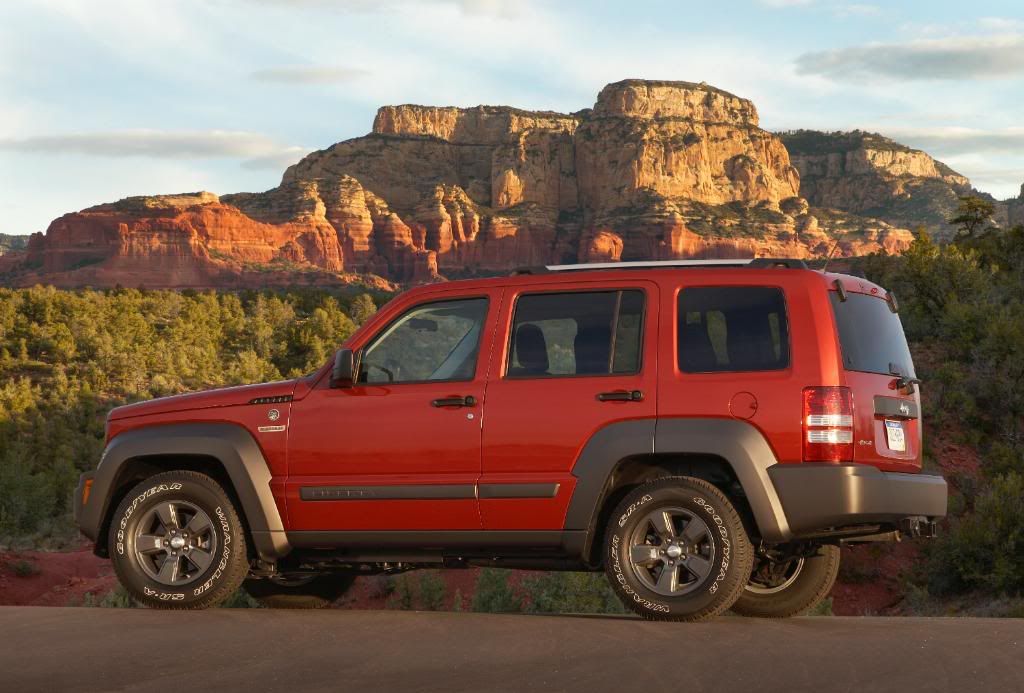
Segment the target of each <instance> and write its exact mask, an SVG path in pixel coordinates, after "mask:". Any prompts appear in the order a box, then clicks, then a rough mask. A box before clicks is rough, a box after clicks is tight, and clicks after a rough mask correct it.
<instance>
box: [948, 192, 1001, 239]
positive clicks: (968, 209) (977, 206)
mask: <svg viewBox="0 0 1024 693" xmlns="http://www.w3.org/2000/svg"><path fill="white" fill-rule="evenodd" d="M994 213H995V206H994V205H993V204H992V203H991V202H990V201H988V200H986V199H984V198H981V197H978V196H977V195H965V196H963V197H961V198H960V203H959V204H958V205H957V208H956V214H955V215H954V216H953V217H951V218H950V219H949V223H950V224H952V225H953V226H956V227H957V234H958V235H960V236H966V237H968V238H972V237H974V236H976V235H978V234H979V233H980V232H981V231H984V230H985V229H986V228H988V227H989V226H990V225H991V223H992V215H993V214H994Z"/></svg>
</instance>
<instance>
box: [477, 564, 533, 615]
mask: <svg viewBox="0 0 1024 693" xmlns="http://www.w3.org/2000/svg"><path fill="white" fill-rule="evenodd" d="M510 575H511V573H510V571H508V570H505V569H503V568H483V569H482V570H481V571H480V577H479V578H477V581H476V592H475V593H474V594H473V604H472V608H473V611H479V612H484V613H509V612H520V611H522V610H523V598H522V597H521V596H519V595H518V594H517V593H516V590H515V589H514V588H513V586H512V584H511V582H510V580H509V577H510Z"/></svg>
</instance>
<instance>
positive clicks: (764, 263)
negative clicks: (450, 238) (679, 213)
mask: <svg viewBox="0 0 1024 693" xmlns="http://www.w3.org/2000/svg"><path fill="white" fill-rule="evenodd" d="M659 267H746V268H748V269H768V268H776V267H781V268H785V269H807V263H806V262H804V261H803V260H798V259H794V258H770V257H759V258H753V259H750V258H748V259H738V260H638V261H629V262H581V263H579V264H571V265H541V266H538V267H518V268H516V269H515V270H513V271H512V276H517V275H524V274H547V273H549V272H584V271H590V270H621V269H644V268H647V269H656V268H659Z"/></svg>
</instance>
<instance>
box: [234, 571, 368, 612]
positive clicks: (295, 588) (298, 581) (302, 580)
mask: <svg viewBox="0 0 1024 693" xmlns="http://www.w3.org/2000/svg"><path fill="white" fill-rule="evenodd" d="M355 580H356V578H355V576H354V575H351V574H348V573H323V574H321V575H304V576H297V577H272V578H262V579H256V578H252V579H249V580H246V581H245V584H244V585H243V586H244V587H245V591H246V592H248V593H249V596H250V597H252V598H253V599H255V600H256V601H258V602H259V603H260V604H261V605H262V606H265V607H267V608H268V609H323V608H325V607H328V606H330V605H331V604H333V603H334V602H335V601H337V600H338V599H339V598H340V597H341V596H342V595H343V594H345V592H347V591H348V589H349V588H350V587H351V586H352V583H353V582H355Z"/></svg>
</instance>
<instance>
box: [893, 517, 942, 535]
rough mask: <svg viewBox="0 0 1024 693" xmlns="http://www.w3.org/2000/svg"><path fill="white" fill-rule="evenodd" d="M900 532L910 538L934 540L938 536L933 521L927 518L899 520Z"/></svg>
mask: <svg viewBox="0 0 1024 693" xmlns="http://www.w3.org/2000/svg"><path fill="white" fill-rule="evenodd" d="M900 532H902V533H903V534H905V535H907V536H908V537H911V538H917V537H921V538H923V539H934V538H935V537H936V536H937V535H938V527H937V525H936V523H935V520H929V519H928V518H927V517H905V518H903V519H902V520H900Z"/></svg>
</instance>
